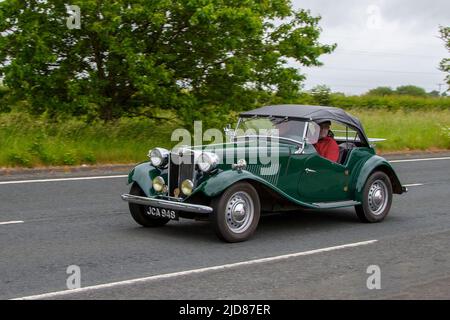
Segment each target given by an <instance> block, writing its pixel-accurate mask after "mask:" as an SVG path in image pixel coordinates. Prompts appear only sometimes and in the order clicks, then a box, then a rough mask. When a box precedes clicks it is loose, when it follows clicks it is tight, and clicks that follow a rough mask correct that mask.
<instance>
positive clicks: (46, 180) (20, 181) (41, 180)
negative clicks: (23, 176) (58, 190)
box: [0, 174, 128, 185]
mask: <svg viewBox="0 0 450 320" xmlns="http://www.w3.org/2000/svg"><path fill="white" fill-rule="evenodd" d="M126 177H128V175H126V174H125V175H117V176H97V177H77V178H61V179H39V180H18V181H0V185H4V184H21V183H36V182H58V181H79V180H97V179H117V178H126Z"/></svg>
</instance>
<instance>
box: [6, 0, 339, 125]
mask: <svg viewBox="0 0 450 320" xmlns="http://www.w3.org/2000/svg"><path fill="white" fill-rule="evenodd" d="M70 4H71V5H78V6H79V7H80V9H81V28H80V29H69V28H68V27H67V25H66V23H67V18H68V11H67V8H66V6H65V4H64V2H63V1H58V0H29V1H20V0H6V1H4V2H1V3H0V32H1V34H2V37H1V39H0V77H4V83H5V84H6V85H7V86H8V87H9V88H10V90H11V94H12V96H14V97H15V98H16V99H24V100H28V101H29V102H30V108H31V109H32V110H31V111H33V112H34V113H43V112H48V113H50V114H52V113H58V112H67V113H70V114H75V115H77V114H91V115H93V116H99V117H101V118H102V119H105V120H109V119H113V118H115V117H118V116H121V115H123V114H139V113H145V114H146V115H150V116H151V115H152V114H153V115H155V113H154V112H155V110H158V109H171V110H178V111H179V112H180V114H184V115H186V116H187V117H189V115H192V114H193V113H192V112H191V111H192V110H194V109H195V110H196V111H197V112H204V111H203V110H202V106H207V105H221V106H226V105H229V106H232V105H235V104H240V105H249V106H250V105H251V104H253V103H254V102H255V99H257V96H255V92H256V93H258V92H262V91H268V90H269V91H270V92H272V93H274V94H275V95H277V96H280V97H283V98H289V97H292V96H295V94H297V92H298V90H299V86H300V84H301V82H302V80H303V79H304V76H303V75H302V74H301V72H300V70H299V69H298V68H294V67H292V66H289V65H288V64H287V61H288V59H290V60H293V61H296V62H298V63H299V64H300V65H303V66H317V65H320V62H319V60H318V58H319V57H320V56H321V55H322V54H326V53H330V52H332V51H333V49H334V47H335V46H334V45H323V44H321V43H319V41H318V38H319V35H320V31H321V30H320V28H319V26H318V23H319V20H320V17H314V16H312V15H311V14H310V13H309V11H306V10H294V9H293V8H292V6H291V3H290V1H289V0H264V1H258V0H245V1H233V0H152V1H148V0H133V1H130V0H73V1H71V2H70Z"/></svg>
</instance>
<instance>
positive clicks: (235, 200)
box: [211, 182, 260, 242]
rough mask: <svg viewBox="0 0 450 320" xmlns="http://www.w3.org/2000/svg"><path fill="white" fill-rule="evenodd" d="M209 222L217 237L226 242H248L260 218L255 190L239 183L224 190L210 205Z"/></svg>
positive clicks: (248, 185)
mask: <svg viewBox="0 0 450 320" xmlns="http://www.w3.org/2000/svg"><path fill="white" fill-rule="evenodd" d="M212 207H213V210H214V211H213V213H212V215H211V222H212V223H213V226H214V231H215V232H216V234H217V236H218V237H219V238H220V239H222V240H224V241H226V242H240V241H245V240H248V239H249V238H250V237H251V236H252V235H253V233H254V232H255V230H256V227H257V226H258V222H259V217H260V202H259V196H258V193H257V192H256V190H255V188H254V187H253V186H252V185H251V184H249V183H246V182H239V183H236V184H234V185H232V186H231V187H230V188H228V189H227V190H225V192H224V193H222V194H221V195H220V196H219V197H217V198H215V199H214V200H213V203H212Z"/></svg>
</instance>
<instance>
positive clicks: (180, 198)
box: [122, 105, 407, 242]
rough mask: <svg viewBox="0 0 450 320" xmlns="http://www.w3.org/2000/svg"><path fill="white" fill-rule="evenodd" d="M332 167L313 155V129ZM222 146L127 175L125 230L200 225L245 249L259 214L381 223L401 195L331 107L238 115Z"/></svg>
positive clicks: (153, 162) (174, 153)
mask: <svg viewBox="0 0 450 320" xmlns="http://www.w3.org/2000/svg"><path fill="white" fill-rule="evenodd" d="M325 120H327V121H329V122H330V123H331V130H330V132H329V135H330V136H331V137H332V138H333V139H334V140H335V141H336V143H337V144H338V151H339V158H338V160H337V161H336V162H335V161H330V160H328V159H326V158H324V157H322V156H320V155H319V154H318V152H317V151H316V147H315V144H316V143H317V142H318V139H319V132H320V127H319V125H318V123H320V122H323V121H325ZM225 131H226V136H227V137H228V139H227V140H226V141H225V142H222V143H212V144H208V145H202V146H192V147H189V146H181V147H177V148H175V149H173V150H171V151H169V150H166V149H163V148H154V149H152V150H150V152H149V158H150V161H149V162H144V163H141V164H139V165H137V166H136V167H135V168H134V169H133V170H132V171H131V172H130V174H129V177H128V183H129V184H131V190H130V193H129V194H123V195H122V199H123V200H125V201H127V202H129V209H130V212H131V215H132V217H133V218H134V220H135V221H136V222H137V223H138V224H140V225H142V226H144V227H158V226H163V225H165V224H166V223H167V222H169V221H170V220H178V219H179V218H180V217H181V218H189V219H197V220H210V221H211V223H212V226H213V227H214V230H215V232H216V234H217V235H218V237H219V238H220V239H222V240H224V241H227V242H238V241H244V240H247V239H248V238H249V237H250V236H251V235H252V234H253V233H254V231H255V229H256V227H257V225H258V221H259V218H260V215H261V214H264V213H268V212H281V211H286V210H293V211H297V212H298V213H299V214H301V212H302V208H308V209H317V210H324V209H334V208H343V207H355V211H356V214H357V216H358V218H359V219H360V220H361V221H363V222H379V221H382V220H383V219H384V218H385V217H386V215H387V214H388V212H389V210H390V207H391V203H392V197H393V196H392V195H393V193H395V194H402V193H404V192H406V191H407V189H406V187H404V186H402V184H401V183H400V181H399V178H398V177H397V175H396V173H395V171H394V169H393V168H392V166H391V165H390V164H389V162H388V161H387V160H386V159H384V158H382V157H380V156H377V155H376V153H375V150H374V146H373V145H371V143H372V142H374V141H377V139H368V138H367V137H366V134H365V132H364V129H363V127H362V125H361V123H360V121H359V120H358V119H357V118H356V117H354V116H352V115H350V114H348V113H346V112H345V111H343V110H341V109H339V108H334V107H321V106H304V105H276V106H266V107H262V108H259V109H256V110H252V111H248V112H243V113H241V114H240V118H239V121H238V124H237V127H236V129H235V130H231V129H230V127H229V126H228V127H227V128H226V130H225Z"/></svg>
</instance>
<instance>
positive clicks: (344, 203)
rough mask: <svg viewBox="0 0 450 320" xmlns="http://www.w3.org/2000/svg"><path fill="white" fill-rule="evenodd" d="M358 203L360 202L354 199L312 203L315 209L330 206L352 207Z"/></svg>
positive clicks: (328, 207)
mask: <svg viewBox="0 0 450 320" xmlns="http://www.w3.org/2000/svg"><path fill="white" fill-rule="evenodd" d="M359 204H361V202H358V201H354V200H347V201H337V202H315V203H313V204H312V205H313V206H316V207H317V209H332V208H343V207H354V206H356V205H359Z"/></svg>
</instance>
